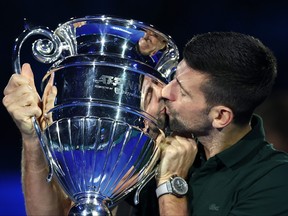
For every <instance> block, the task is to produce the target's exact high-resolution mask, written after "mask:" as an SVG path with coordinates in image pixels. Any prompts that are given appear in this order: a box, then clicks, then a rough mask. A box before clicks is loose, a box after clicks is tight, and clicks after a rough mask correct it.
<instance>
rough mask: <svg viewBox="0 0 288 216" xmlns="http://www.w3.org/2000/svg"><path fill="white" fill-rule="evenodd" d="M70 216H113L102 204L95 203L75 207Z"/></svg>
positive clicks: (80, 204)
mask: <svg viewBox="0 0 288 216" xmlns="http://www.w3.org/2000/svg"><path fill="white" fill-rule="evenodd" d="M68 215H69V216H111V215H112V214H111V212H110V210H109V209H108V208H107V207H106V206H105V205H101V204H94V203H79V204H76V205H74V206H73V207H72V208H71V209H70V211H69V214H68Z"/></svg>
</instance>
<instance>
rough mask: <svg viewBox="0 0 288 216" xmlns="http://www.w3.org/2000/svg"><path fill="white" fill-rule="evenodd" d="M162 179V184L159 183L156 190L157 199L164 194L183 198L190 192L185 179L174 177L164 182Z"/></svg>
mask: <svg viewBox="0 0 288 216" xmlns="http://www.w3.org/2000/svg"><path fill="white" fill-rule="evenodd" d="M163 181H164V180H163V179H162V181H161V183H160V182H159V184H158V187H157V189H156V195H157V198H159V197H160V196H162V195H164V194H172V195H174V196H176V197H179V198H180V197H183V196H185V195H186V194H187V192H188V184H187V182H186V181H185V179H183V178H181V177H179V176H177V175H172V176H171V177H170V178H169V179H168V180H166V181H164V182H163Z"/></svg>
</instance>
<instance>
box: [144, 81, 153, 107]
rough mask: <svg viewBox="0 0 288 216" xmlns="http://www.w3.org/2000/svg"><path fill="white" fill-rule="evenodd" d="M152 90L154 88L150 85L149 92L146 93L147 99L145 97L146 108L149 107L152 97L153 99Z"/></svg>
mask: <svg viewBox="0 0 288 216" xmlns="http://www.w3.org/2000/svg"><path fill="white" fill-rule="evenodd" d="M152 92H153V89H152V88H151V87H149V88H148V89H147V92H146V94H145V99H144V110H146V109H147V107H148V104H149V103H150V102H151V99H152Z"/></svg>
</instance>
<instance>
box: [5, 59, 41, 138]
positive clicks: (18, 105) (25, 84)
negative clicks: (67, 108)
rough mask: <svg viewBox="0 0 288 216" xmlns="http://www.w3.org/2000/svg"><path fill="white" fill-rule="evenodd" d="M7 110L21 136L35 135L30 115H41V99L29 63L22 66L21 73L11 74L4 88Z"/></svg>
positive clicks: (37, 116)
mask: <svg viewBox="0 0 288 216" xmlns="http://www.w3.org/2000/svg"><path fill="white" fill-rule="evenodd" d="M2 102H3V104H4V106H5V107H6V109H7V111H8V112H9V114H10V115H11V117H12V118H13V120H14V122H15V123H16V125H17V127H18V128H19V130H20V132H21V134H22V136H23V138H25V137H31V136H33V137H35V136H36V132H35V130H34V126H33V124H32V121H31V117H33V116H35V117H36V118H39V117H40V116H41V115H42V111H41V108H40V106H41V100H40V97H39V95H38V93H37V90H36V87H35V83H34V75H33V72H32V70H31V67H30V65H29V64H24V65H23V66H22V70H21V74H13V75H12V76H11V78H10V80H9V82H8V84H7V86H6V87H5V89H4V98H3V100H2Z"/></svg>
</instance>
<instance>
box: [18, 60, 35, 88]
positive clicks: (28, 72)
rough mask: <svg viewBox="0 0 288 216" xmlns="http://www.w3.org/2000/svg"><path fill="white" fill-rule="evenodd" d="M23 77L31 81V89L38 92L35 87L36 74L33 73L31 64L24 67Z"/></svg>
mask: <svg viewBox="0 0 288 216" xmlns="http://www.w3.org/2000/svg"><path fill="white" fill-rule="evenodd" d="M21 75H22V76H24V77H25V78H27V80H28V81H29V85H30V86H31V88H33V89H34V90H36V87H35V81H34V74H33V72H32V69H31V67H30V64H28V63H25V64H23V66H22V70H21Z"/></svg>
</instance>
